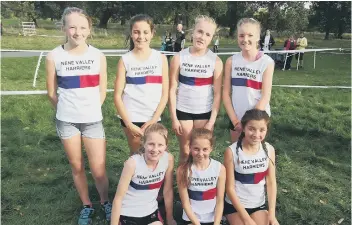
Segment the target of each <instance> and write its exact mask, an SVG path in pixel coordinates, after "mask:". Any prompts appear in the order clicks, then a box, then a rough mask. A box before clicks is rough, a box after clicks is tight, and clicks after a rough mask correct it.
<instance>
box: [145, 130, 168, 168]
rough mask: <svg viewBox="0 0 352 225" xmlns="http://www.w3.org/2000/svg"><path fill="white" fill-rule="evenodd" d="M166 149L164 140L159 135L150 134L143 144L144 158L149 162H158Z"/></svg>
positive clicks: (155, 133)
mask: <svg viewBox="0 0 352 225" xmlns="http://www.w3.org/2000/svg"><path fill="white" fill-rule="evenodd" d="M166 148H167V146H166V140H165V138H164V137H163V136H162V135H161V134H159V133H157V132H153V133H150V134H148V137H147V139H146V141H145V143H144V149H145V153H144V154H145V158H146V159H148V160H149V161H159V159H160V157H161V156H162V155H163V154H164V152H165V151H166Z"/></svg>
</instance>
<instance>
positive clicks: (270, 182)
mask: <svg viewBox="0 0 352 225" xmlns="http://www.w3.org/2000/svg"><path fill="white" fill-rule="evenodd" d="M267 146H268V155H269V158H270V159H271V160H272V161H273V163H275V150H274V148H273V147H272V146H271V145H269V144H267ZM273 163H272V162H271V161H270V160H269V173H268V175H267V177H266V188H267V194H268V205H269V210H268V212H269V216H270V218H276V215H275V210H276V195H277V184H276V171H275V165H274V164H273Z"/></svg>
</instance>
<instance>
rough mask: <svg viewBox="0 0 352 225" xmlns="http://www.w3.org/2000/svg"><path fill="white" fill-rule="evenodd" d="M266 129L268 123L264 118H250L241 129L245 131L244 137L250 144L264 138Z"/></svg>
mask: <svg viewBox="0 0 352 225" xmlns="http://www.w3.org/2000/svg"><path fill="white" fill-rule="evenodd" d="M267 130H268V125H267V122H266V121H265V120H264V119H262V120H250V121H248V122H247V124H246V126H245V127H244V130H243V132H244V133H245V137H244V139H245V140H246V142H247V143H248V144H250V145H256V144H259V143H261V142H262V141H263V140H264V138H265V136H266V133H267Z"/></svg>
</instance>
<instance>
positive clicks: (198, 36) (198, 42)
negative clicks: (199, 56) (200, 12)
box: [192, 20, 215, 50]
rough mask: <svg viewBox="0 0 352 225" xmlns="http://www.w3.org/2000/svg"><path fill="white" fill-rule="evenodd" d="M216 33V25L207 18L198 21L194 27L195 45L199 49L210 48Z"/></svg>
mask: <svg viewBox="0 0 352 225" xmlns="http://www.w3.org/2000/svg"><path fill="white" fill-rule="evenodd" d="M214 33H215V26H214V24H211V23H209V22H207V21H205V20H201V21H200V22H198V23H197V24H196V26H195V28H194V31H193V34H192V37H193V46H194V47H195V48H196V49H198V50H203V49H206V48H208V46H209V44H210V42H211V40H212V39H213V36H214Z"/></svg>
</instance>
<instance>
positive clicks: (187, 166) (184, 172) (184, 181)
mask: <svg viewBox="0 0 352 225" xmlns="http://www.w3.org/2000/svg"><path fill="white" fill-rule="evenodd" d="M192 164H193V157H192V155H191V154H190V155H189V156H188V159H187V161H186V162H184V163H182V164H181V165H180V169H181V176H180V177H181V179H180V184H181V186H183V187H189V186H190V185H191V181H190V179H189V178H190V177H191V176H192Z"/></svg>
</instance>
